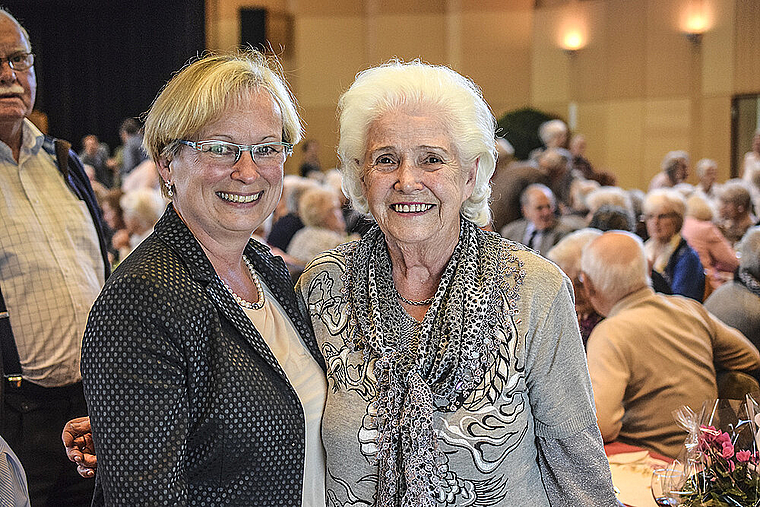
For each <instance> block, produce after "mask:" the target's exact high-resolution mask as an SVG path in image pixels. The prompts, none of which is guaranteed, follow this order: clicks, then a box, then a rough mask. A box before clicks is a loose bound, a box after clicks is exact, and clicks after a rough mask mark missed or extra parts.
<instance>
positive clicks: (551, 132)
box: [538, 120, 567, 146]
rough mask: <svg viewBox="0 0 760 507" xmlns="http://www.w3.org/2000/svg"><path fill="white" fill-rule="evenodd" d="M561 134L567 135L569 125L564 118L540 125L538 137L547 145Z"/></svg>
mask: <svg viewBox="0 0 760 507" xmlns="http://www.w3.org/2000/svg"><path fill="white" fill-rule="evenodd" d="M561 135H565V136H566V135H567V125H566V124H565V122H563V121H562V120H549V121H545V122H544V123H542V124H541V126H540V127H538V137H540V138H541V142H542V143H544V145H546V146H549V143H551V141H553V140H554V139H556V138H557V137H559V136H561Z"/></svg>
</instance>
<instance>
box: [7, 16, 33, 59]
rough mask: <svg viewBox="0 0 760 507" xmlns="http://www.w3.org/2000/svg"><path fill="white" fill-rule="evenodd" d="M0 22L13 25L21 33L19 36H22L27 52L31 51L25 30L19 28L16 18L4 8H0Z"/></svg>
mask: <svg viewBox="0 0 760 507" xmlns="http://www.w3.org/2000/svg"><path fill="white" fill-rule="evenodd" d="M0 21H2V22H6V23H7V22H10V23H11V24H12V25H15V26H16V28H18V30H19V32H21V35H22V36H23V39H24V41H25V42H26V46H27V50H28V51H31V50H32V41H31V40H30V39H29V33H28V32H27V31H26V28H24V27H23V26H21V23H19V22H18V20H17V19H16V18H14V17H13V15H11V13H10V12H8V11H6V10H5V8H3V7H0Z"/></svg>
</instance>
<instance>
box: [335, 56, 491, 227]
mask: <svg viewBox="0 0 760 507" xmlns="http://www.w3.org/2000/svg"><path fill="white" fill-rule="evenodd" d="M410 109H411V110H420V109H424V110H426V111H430V112H431V113H433V114H436V115H437V116H439V118H440V119H441V120H442V121H443V123H444V125H445V126H446V131H447V133H448V135H449V138H450V139H451V143H452V146H453V147H454V148H455V151H456V154H457V156H458V158H459V161H460V162H461V163H462V164H463V165H469V164H472V163H474V162H475V161H476V160H477V161H478V168H477V174H476V176H475V187H474V189H473V191H472V195H471V196H470V198H469V199H467V201H465V202H464V204H462V208H461V210H460V212H461V214H462V215H463V216H464V217H465V218H467V219H469V220H471V221H473V222H474V223H476V224H478V225H486V224H487V223H488V222H489V221H490V218H491V210H490V208H489V206H488V198H489V197H490V195H491V187H490V184H489V181H490V179H491V175H492V174H493V172H494V168H495V167H496V142H495V139H496V134H495V132H496V119H495V118H494V116H493V113H492V112H491V109H490V108H489V107H488V104H486V102H485V100H484V99H483V94H482V93H481V91H480V89H479V88H478V87H477V85H476V84H475V83H473V82H472V81H471V80H469V79H467V78H466V77H464V76H462V75H460V74H458V73H456V72H454V71H453V70H451V69H449V68H448V67H443V66H435V65H428V64H425V63H422V62H420V61H417V60H415V61H413V62H408V63H404V62H401V61H398V60H393V61H390V62H388V63H386V64H383V65H381V66H379V67H373V68H371V69H367V70H365V71H363V72H360V73H359V74H358V75H357V76H356V80H355V81H354V83H353V84H352V85H351V87H350V88H349V89H348V91H346V92H345V93H344V94H343V96H342V97H341V98H340V101H339V102H338V112H339V116H340V142H339V143H338V157H339V158H340V161H341V171H342V173H343V189H344V193H345V194H346V195H347V196H348V197H349V199H350V200H351V204H352V205H353V207H354V209H356V210H357V211H359V212H360V213H365V214H367V213H369V205H368V203H367V198H366V197H365V196H364V192H363V189H362V178H363V176H364V175H363V173H362V166H361V161H362V160H363V159H364V156H365V150H366V148H367V134H368V131H369V127H370V125H371V124H372V122H373V121H375V120H377V119H378V118H380V117H381V116H383V115H384V114H385V113H387V112H389V111H395V110H410Z"/></svg>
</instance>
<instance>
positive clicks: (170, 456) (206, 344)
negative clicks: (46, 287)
mask: <svg viewBox="0 0 760 507" xmlns="http://www.w3.org/2000/svg"><path fill="white" fill-rule="evenodd" d="M246 255H247V256H248V257H249V258H250V259H251V260H252V261H253V263H254V266H255V268H256V270H257V271H258V272H259V273H260V274H261V275H262V276H263V277H264V280H265V281H266V283H267V285H268V286H269V287H271V288H272V291H273V292H274V294H275V297H276V298H277V299H278V301H279V303H280V305H281V306H282V307H283V308H284V309H285V311H286V312H287V313H288V316H289V317H290V318H291V321H292V322H293V323H294V325H295V326H296V329H297V331H298V332H299V333H300V334H301V336H302V337H303V338H304V342H305V343H306V344H307V346H308V347H309V349H310V351H311V352H312V354H313V355H314V356H315V358H316V359H317V361H318V362H319V363H320V365H321V366H322V368H323V369H324V361H323V359H322V357H321V355H320V354H319V353H318V350H317V346H316V342H315V340H314V334H313V331H312V329H311V326H310V324H309V323H308V322H307V321H306V320H304V318H303V314H302V313H301V311H300V309H299V306H298V303H297V302H296V299H295V295H294V293H293V291H292V289H291V288H290V287H291V285H290V281H289V276H288V273H287V270H286V268H285V265H284V264H283V263H282V260H281V259H279V258H275V257H272V256H271V255H269V253H268V252H267V250H266V248H265V247H263V246H261V245H259V244H257V243H255V242H253V241H252V242H250V243H249V246H248V247H247V249H246ZM82 376H83V381H84V387H85V395H86V397H87V403H88V408H89V412H90V417H91V421H92V427H93V436H94V439H95V447H96V452H97V455H98V473H97V484H96V489H97V491H96V495H95V502H94V505H96V504H99V503H101V502H102V503H105V504H107V505H241V506H242V505H245V506H271V505H283V506H290V505H292V506H300V505H301V486H302V474H303V460H304V418H303V410H302V408H301V404H300V402H299V400H298V397H297V395H296V392H295V391H294V389H293V388H292V386H291V385H290V384H289V382H288V381H287V378H286V376H285V374H284V372H283V371H282V369H281V368H280V366H279V364H278V363H277V361H276V359H275V358H274V356H273V355H272V353H271V351H270V350H269V348H268V347H267V345H266V343H265V342H264V340H263V339H262V337H261V335H260V334H259V333H258V332H257V331H256V329H255V328H254V327H253V325H252V324H251V321H250V320H249V319H248V317H247V316H246V315H245V313H244V312H243V310H242V309H241V308H240V307H239V306H238V305H237V303H235V301H234V299H233V298H232V296H231V295H230V294H229V292H228V291H227V290H226V289H225V288H224V285H223V284H222V282H221V280H220V279H219V278H218V277H217V276H216V274H215V272H214V271H213V267H212V266H211V263H210V262H209V261H208V259H207V258H206V256H205V255H204V253H203V251H202V249H201V247H200V245H199V244H198V243H197V241H196V240H195V238H194V237H193V236H192V234H191V233H190V231H189V230H188V229H187V227H186V226H185V225H184V224H183V223H182V221H181V220H180V219H179V217H178V216H177V214H176V212H175V211H174V209H173V207H172V206H171V205H170V206H169V207H168V208H167V211H166V213H165V214H164V216H163V217H162V218H161V220H160V221H159V222H158V224H156V227H155V232H154V233H153V234H152V235H151V236H150V237H149V238H148V239H146V240H145V241H144V242H143V243H142V244H141V245H140V246H139V247H138V248H137V249H136V250H135V251H134V252H133V253H132V254H131V255H130V256H129V257H128V258H127V259H126V260H125V261H124V262H123V263H122V264H121V265H120V266H119V268H118V269H117V270H116V271H115V272H114V274H113V275H112V276H111V278H110V279H109V280H108V282H107V284H106V286H105V287H104V289H103V292H102V293H101V294H100V296H99V297H98V299H97V301H96V302H95V305H94V306H93V309H92V311H91V313H90V318H89V321H88V324H87V330H86V331H85V337H84V344H83V347H82Z"/></svg>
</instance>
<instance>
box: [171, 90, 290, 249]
mask: <svg viewBox="0 0 760 507" xmlns="http://www.w3.org/2000/svg"><path fill="white" fill-rule="evenodd" d="M191 140H192V141H200V140H221V141H228V142H231V143H236V144H246V145H250V144H259V143H265V142H273V141H281V140H282V116H281V114H280V110H279V107H278V106H277V105H276V103H275V102H274V100H272V98H271V96H270V95H269V93H267V92H266V91H259V90H254V91H251V92H250V93H249V94H247V95H245V96H244V97H243V98H242V99H241V100H238V101H232V102H231V103H230V105H229V106H228V107H227V109H225V111H224V112H223V113H222V114H221V116H220V119H219V120H217V121H215V122H212V123H210V124H208V125H207V126H206V127H204V128H203V129H201V130H200V131H199V132H198V133H197V134H196V135H195V136H193V138H192V139H191ZM208 155H209V154H208V153H201V152H199V151H197V150H195V149H193V148H192V147H190V146H184V145H183V146H182V147H181V149H180V151H179V153H178V154H177V155H176V156H175V157H174V158H173V159H171V160H168V159H161V161H160V163H159V171H160V172H161V176H162V178H163V179H164V181H168V182H171V183H172V184H173V185H174V198H173V202H174V207H175V208H176V209H177V211H178V212H179V214H180V215H181V216H182V218H183V219H184V220H185V223H187V225H188V227H189V228H190V230H191V231H193V233H194V234H195V235H196V237H198V238H199V240H200V241H201V243H203V242H204V238H211V239H212V240H213V241H216V242H223V241H225V240H227V239H230V240H233V239H239V240H242V239H245V240H246V241H247V239H248V237H249V236H250V235H251V233H252V232H253V231H254V230H255V229H256V228H257V227H258V226H259V225H260V224H261V223H262V222H263V221H264V219H266V217H267V216H268V215H269V214H270V213H271V212H272V211H273V210H274V208H275V206H276V205H277V202H278V201H279V200H280V194H281V193H282V175H283V166H282V164H278V165H275V166H266V167H262V166H258V165H256V164H255V163H254V162H253V160H252V158H251V155H250V152H243V153H241V154H240V159H239V160H238V161H237V162H236V163H235V165H233V166H231V167H230V166H228V165H226V164H224V163H219V162H218V161H214V160H212V159H211V157H208Z"/></svg>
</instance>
